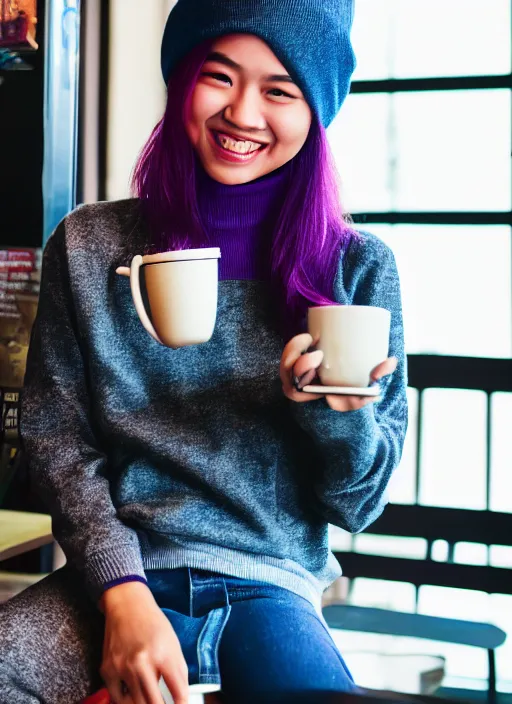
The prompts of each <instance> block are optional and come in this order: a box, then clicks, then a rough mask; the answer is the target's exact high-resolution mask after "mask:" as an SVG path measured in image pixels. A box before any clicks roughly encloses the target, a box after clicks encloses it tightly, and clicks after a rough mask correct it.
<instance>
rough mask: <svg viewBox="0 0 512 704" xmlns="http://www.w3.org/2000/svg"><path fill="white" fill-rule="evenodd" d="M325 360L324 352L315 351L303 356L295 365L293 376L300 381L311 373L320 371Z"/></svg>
mask: <svg viewBox="0 0 512 704" xmlns="http://www.w3.org/2000/svg"><path fill="white" fill-rule="evenodd" d="M323 358H324V353H323V352H322V350H315V351H314V352H308V353H306V354H302V355H301V356H300V357H299V358H298V360H297V361H296V362H295V364H294V365H293V375H294V376H296V377H298V378H299V379H300V378H301V377H302V376H304V374H307V373H308V372H309V371H311V370H315V369H318V367H319V366H320V365H321V364H322V359H323Z"/></svg>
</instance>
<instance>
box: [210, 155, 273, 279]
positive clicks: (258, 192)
mask: <svg viewBox="0 0 512 704" xmlns="http://www.w3.org/2000/svg"><path fill="white" fill-rule="evenodd" d="M286 180H287V168H286V166H284V167H282V168H280V169H277V170H276V171H272V172H271V173H270V174H268V175H266V176H263V177H261V178H259V179H257V180H256V181H251V182H250V183H244V184H241V185H237V186H226V185H225V184H222V183H219V182H218V181H214V180H213V179H212V178H211V177H210V176H208V175H207V174H206V172H205V171H204V170H203V169H202V168H198V177H197V199H198V205H199V213H200V216H201V220H202V223H203V226H204V228H205V230H206V233H207V236H208V243H209V244H211V246H214V247H220V251H221V259H220V260H219V279H220V280H221V281H222V280H226V279H259V280H268V279H269V277H270V248H271V245H272V235H273V231H274V227H275V225H276V222H277V218H278V216H279V211H280V208H281V206H282V203H283V198H284V194H285V191H286Z"/></svg>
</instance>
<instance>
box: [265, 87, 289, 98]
mask: <svg viewBox="0 0 512 704" xmlns="http://www.w3.org/2000/svg"><path fill="white" fill-rule="evenodd" d="M268 93H269V95H271V96H272V97H273V98H291V99H292V100H295V96H294V95H290V94H289V93H285V92H284V90H281V89H280V88H272V89H271V90H269V92H268Z"/></svg>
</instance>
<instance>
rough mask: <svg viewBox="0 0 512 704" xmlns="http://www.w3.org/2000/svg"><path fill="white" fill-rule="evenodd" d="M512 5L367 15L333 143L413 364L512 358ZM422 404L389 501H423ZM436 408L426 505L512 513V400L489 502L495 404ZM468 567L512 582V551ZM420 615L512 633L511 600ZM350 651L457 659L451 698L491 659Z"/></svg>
mask: <svg viewBox="0 0 512 704" xmlns="http://www.w3.org/2000/svg"><path fill="white" fill-rule="evenodd" d="M511 5H512V3H511V1H510V0H493V2H482V1H481V0H449V2H447V1H446V0H428V2H427V1H426V0H386V2H382V0H357V3H356V11H355V20H354V29H353V44H354V50H355V53H356V57H357V61H358V65H357V69H356V72H355V74H354V80H353V83H352V89H351V94H350V95H349V96H348V98H347V101H346V103H345V105H344V107H343V109H342V111H341V113H340V114H339V115H338V116H337V118H336V119H335V120H334V122H333V124H332V125H331V126H330V128H329V130H328V135H329V141H330V143H331V146H332V149H333V152H334V155H335V159H336V162H337V166H338V170H339V172H340V175H341V181H342V198H343V205H344V207H345V209H346V210H347V211H348V212H350V213H351V214H352V215H353V217H354V220H355V222H356V224H357V226H358V227H359V228H360V229H363V230H369V231H370V232H373V233H374V234H376V235H378V236H379V237H380V238H381V239H383V240H384V241H385V242H386V243H387V244H388V245H389V246H390V247H391V248H392V250H393V252H394V254H395V257H396V261H397V265H398V269H399V273H400V279H401V285H402V296H403V307H404V327H405V341H406V351H407V352H408V353H409V354H437V355H453V356H470V357H488V358H500V357H501V358H511V357H512V229H511V226H512V212H511V211H512V169H511V152H512V129H511V128H512V124H511V105H512V65H511V57H512V42H511V16H512V13H511ZM409 403H410V415H411V422H410V425H409V432H408V436H407V438H406V444H405V449H404V455H403V458H402V462H401V465H400V467H399V468H398V470H397V471H396V473H395V476H394V477H393V479H392V482H391V486H390V498H391V500H392V501H395V502H398V503H412V502H414V500H415V491H416V470H415V467H416V454H415V453H416V438H415V437H414V433H415V423H414V418H415V415H416V413H417V393H416V391H415V390H414V389H409ZM423 403H424V406H423V420H422V422H423V442H422V454H421V457H420V462H421V465H422V474H421V481H420V483H419V487H418V489H419V500H420V502H422V503H426V504H430V505H438V506H449V507H463V508H473V509H479V508H485V507H486V505H488V506H489V508H490V509H491V510H497V511H504V512H512V475H511V473H510V467H512V449H511V447H510V442H509V440H508V437H509V432H510V427H511V426H512V394H493V396H492V397H491V403H490V413H491V419H492V420H491V423H492V434H491V479H490V486H489V487H487V477H486V437H485V427H486V414H487V399H486V396H485V394H483V393H481V392H475V391H469V390H467V391H466V390H458V391H455V390H446V389H432V390H428V391H427V392H425V395H424V400H423ZM461 437H462V438H463V440H464V441H463V442H461V441H460V438H461ZM456 444H457V461H454V460H453V452H454V447H455V445H456ZM461 452H462V453H463V456H461ZM368 538H370V536H368ZM335 540H336V537H335ZM393 540H395V541H396V539H393V538H391V539H385V540H380V541H377V543H376V542H375V541H373V539H372V540H370V541H368V540H366V537H365V536H359V537H357V538H356V539H354V540H353V541H352V545H353V547H354V549H356V550H359V551H365V550H367V549H369V550H371V549H373V547H375V545H377V544H378V546H377V547H378V549H379V550H380V551H381V552H382V553H383V554H385V553H386V551H389V550H390V549H391V550H395V551H396V552H398V553H399V554H402V552H403V551H404V550H405V551H409V552H410V551H413V552H414V554H416V553H417V552H418V551H419V552H421V550H422V547H421V545H420V543H418V542H417V541H415V542H410V543H406V544H404V543H400V544H399V543H398V542H395V543H393ZM372 541H373V542H372ZM390 541H391V542H390ZM438 543H439V544H436V545H434V551H433V554H434V559H439V560H444V559H446V552H447V550H446V548H447V546H446V545H443V544H441V543H442V541H438ZM411 554H412V553H411ZM418 557H419V558H421V555H419V554H418ZM455 560H457V561H460V562H466V563H471V564H487V561H489V564H494V565H500V566H504V567H511V566H512V550H511V549H510V548H505V547H502V546H501V547H500V546H493V547H492V548H491V549H490V550H487V548H486V547H485V546H483V545H476V544H463V545H458V546H457V549H456V552H455ZM353 599H354V601H355V603H361V604H364V605H374V606H387V607H391V608H397V609H400V610H403V611H407V610H410V609H413V608H414V589H413V587H412V585H405V584H404V585H396V584H392V583H389V582H388V583H386V582H377V581H372V580H362V579H361V580H355V584H354V589H353ZM441 604H443V606H442V608H443V609H444V611H441ZM418 609H419V611H420V612H422V613H432V614H438V615H450V616H459V617H461V618H466V619H475V620H482V619H484V620H485V619H488V620H490V621H492V622H495V623H496V624H497V625H499V626H501V627H502V628H503V629H504V630H505V631H508V633H509V634H512V621H510V614H512V597H508V596H506V595H491V596H489V595H487V594H483V593H482V594H480V593H474V592H473V593H472V592H468V591H465V590H454V589H449V588H445V587H423V588H422V589H421V590H420V594H419V601H418ZM342 641H343V642H340V646H341V647H342V648H344V649H345V650H346V649H347V647H348V648H349V649H352V650H354V649H357V648H364V647H367V648H370V649H375V650H381V651H387V652H397V651H400V650H402V652H403V651H405V652H423V653H429V652H430V653H433V654H445V655H446V657H447V658H448V668H449V669H448V673H447V675H448V676H447V678H446V679H445V685H446V686H454V687H467V688H473V689H485V686H486V682H485V679H486V677H487V666H486V654H485V652H478V651H476V650H474V649H470V648H465V647H461V646H456V645H443V644H436V643H434V644H429V643H427V642H425V641H418V643H413V644H411V641H410V640H407V641H403V639H397V638H389V637H385V636H372V635H369V634H354V635H353V636H352V634H348V633H343V639H342ZM511 660H512V640H511V639H510V638H509V642H506V643H505V645H504V646H502V648H500V650H499V651H498V654H497V664H498V689H499V690H501V691H512V675H511V673H510V667H509V663H510V661H511Z"/></svg>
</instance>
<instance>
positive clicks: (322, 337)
mask: <svg viewBox="0 0 512 704" xmlns="http://www.w3.org/2000/svg"><path fill="white" fill-rule="evenodd" d="M390 326H391V313H390V312H389V311H388V310H386V309H385V308H378V307H376V306H341V305H338V306H315V307H312V308H309V310H308V330H309V333H310V335H311V336H312V338H313V342H314V344H315V347H316V349H319V350H322V352H323V353H324V358H323V361H322V364H321V365H320V368H319V369H318V376H319V377H320V381H321V382H322V384H323V385H324V386H353V387H357V388H362V387H366V386H368V384H369V383H370V372H371V371H372V369H374V367H376V366H377V365H378V364H380V362H383V361H384V360H385V359H387V357H388V353H389V332H390Z"/></svg>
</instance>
